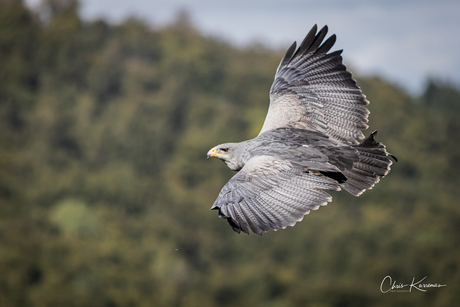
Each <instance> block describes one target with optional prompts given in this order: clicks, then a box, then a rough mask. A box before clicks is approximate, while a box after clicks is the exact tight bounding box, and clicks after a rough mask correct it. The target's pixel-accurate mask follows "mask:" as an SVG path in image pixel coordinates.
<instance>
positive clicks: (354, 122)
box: [261, 25, 369, 144]
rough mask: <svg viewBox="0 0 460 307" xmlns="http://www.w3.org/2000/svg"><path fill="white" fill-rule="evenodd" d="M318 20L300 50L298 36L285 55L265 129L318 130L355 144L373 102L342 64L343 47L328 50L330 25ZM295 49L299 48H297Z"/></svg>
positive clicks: (278, 73) (334, 38) (335, 138)
mask: <svg viewBox="0 0 460 307" xmlns="http://www.w3.org/2000/svg"><path fill="white" fill-rule="evenodd" d="M316 31H317V27H316V25H315V26H314V27H313V28H312V29H311V30H310V32H309V33H308V34H307V36H306V37H305V39H304V40H303V42H302V43H301V45H300V47H299V48H298V49H297V50H296V43H295V42H294V43H293V44H292V45H291V47H290V48H289V49H288V50H287V52H286V54H285V56H284V57H283V59H282V60H281V63H280V65H279V67H278V70H277V72H276V75H275V81H274V82H273V85H272V87H271V90H270V108H269V110H268V114H267V117H266V118H265V122H264V125H263V127H262V130H261V133H262V132H264V131H267V130H272V129H275V128H279V127H288V126H292V127H297V128H302V129H310V130H316V131H319V132H322V133H324V134H325V135H327V136H329V137H330V138H332V139H334V140H337V141H339V142H341V143H344V144H357V143H358V142H357V140H356V139H357V138H358V139H363V138H364V135H363V133H362V132H361V129H367V124H366V123H367V116H368V114H369V111H368V110H367V109H366V108H365V107H362V106H361V105H367V104H369V102H368V101H367V100H366V97H365V96H364V95H363V94H362V92H361V89H360V88H359V87H358V86H357V85H356V82H355V81H354V80H353V78H352V76H351V73H350V72H348V71H347V70H346V67H345V66H344V65H343V64H342V57H341V56H340V54H341V53H342V50H339V51H335V52H332V53H329V54H328V53H327V52H328V51H329V50H330V49H331V48H332V46H333V45H334V43H335V40H336V37H335V35H332V36H331V37H329V38H328V39H327V40H326V41H325V42H324V43H322V42H323V39H324V37H325V36H326V33H327V26H325V27H324V28H322V29H321V31H319V32H318V34H316ZM294 51H295V52H294Z"/></svg>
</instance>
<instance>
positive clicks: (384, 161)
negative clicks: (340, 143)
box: [340, 131, 397, 196]
mask: <svg viewBox="0 0 460 307" xmlns="http://www.w3.org/2000/svg"><path fill="white" fill-rule="evenodd" d="M376 135H377V131H374V132H372V133H371V134H370V135H369V136H368V137H367V138H366V139H365V140H364V141H363V142H362V143H361V144H359V145H353V147H354V148H356V149H357V150H358V153H359V161H358V162H355V163H354V164H353V168H351V169H348V170H345V171H343V174H344V175H345V177H347V181H346V182H344V183H342V184H341V185H340V186H341V187H342V188H344V189H345V190H346V191H348V192H349V193H350V194H352V195H354V196H359V195H361V194H362V193H363V192H364V191H366V190H368V189H371V188H372V187H373V186H374V185H375V184H376V183H378V182H379V180H380V178H383V177H384V176H385V175H386V174H388V172H389V171H390V165H391V164H393V162H392V161H391V160H390V159H389V157H392V158H393V159H394V160H395V161H397V159H396V157H394V156H393V155H391V154H390V153H388V152H387V151H386V147H385V145H383V144H382V143H379V142H376V141H375V136H376Z"/></svg>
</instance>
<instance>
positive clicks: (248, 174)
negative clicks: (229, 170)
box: [211, 156, 340, 235]
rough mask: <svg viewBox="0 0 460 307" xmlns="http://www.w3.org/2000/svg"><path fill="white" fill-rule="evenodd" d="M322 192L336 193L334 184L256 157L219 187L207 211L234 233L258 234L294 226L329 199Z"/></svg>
mask: <svg viewBox="0 0 460 307" xmlns="http://www.w3.org/2000/svg"><path fill="white" fill-rule="evenodd" d="M322 190H331V191H338V190H340V187H339V184H338V183H337V181H335V180H333V179H331V178H328V177H324V176H320V175H319V174H317V173H310V172H308V171H306V168H302V167H293V166H292V165H291V163H290V162H289V161H287V160H279V159H276V158H274V157H271V156H257V157H254V158H252V159H250V160H249V161H248V162H247V163H246V165H245V166H244V167H243V168H242V169H241V170H240V171H239V173H237V174H236V175H235V176H233V177H232V179H230V181H229V182H228V183H227V184H226V185H225V186H224V187H223V188H222V191H221V192H220V194H219V197H218V198H217V200H216V201H215V203H214V205H213V206H212V208H211V209H219V216H220V217H221V218H225V219H227V220H228V222H229V224H230V226H231V227H232V228H233V230H234V231H236V232H238V233H240V231H243V232H245V233H248V234H249V229H251V230H252V231H253V232H254V233H257V234H259V235H261V234H262V233H263V232H266V231H268V230H270V229H274V230H277V229H279V228H286V227H287V226H294V224H295V223H296V222H298V221H301V220H302V219H303V217H304V215H305V214H308V213H309V212H310V210H316V209H318V208H319V206H324V205H326V204H327V202H330V201H331V200H332V197H331V196H330V195H329V194H327V193H326V192H323V191H322Z"/></svg>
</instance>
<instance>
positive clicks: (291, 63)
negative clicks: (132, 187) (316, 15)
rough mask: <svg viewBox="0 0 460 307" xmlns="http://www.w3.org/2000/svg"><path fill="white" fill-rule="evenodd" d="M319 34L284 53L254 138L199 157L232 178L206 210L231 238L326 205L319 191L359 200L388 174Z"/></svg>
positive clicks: (355, 93)
mask: <svg viewBox="0 0 460 307" xmlns="http://www.w3.org/2000/svg"><path fill="white" fill-rule="evenodd" d="M327 31H328V28H327V26H325V27H323V28H322V29H321V30H320V31H319V32H318V33H317V26H316V25H315V26H314V27H313V28H312V29H311V30H310V32H309V33H308V34H307V36H306V37H305V39H304V40H303V41H302V43H301V44H300V46H299V48H297V49H296V43H295V42H294V43H293V44H292V45H291V46H290V47H289V49H288V50H287V52H286V54H285V55H284V57H283V58H282V60H281V63H280V64H279V66H278V69H277V71H276V75H275V80H274V82H273V85H272V87H271V89H270V106H269V109H268V113H267V116H266V118H265V122H264V124H263V127H262V130H261V131H260V134H259V135H258V136H257V137H255V138H253V139H250V140H247V141H244V142H240V143H225V144H221V145H218V146H216V147H214V148H212V149H211V150H209V152H208V154H207V157H208V158H210V157H216V158H218V159H220V160H222V161H224V162H225V163H226V164H227V166H228V167H229V168H230V169H232V170H234V171H239V172H238V173H237V174H236V175H235V176H233V177H232V178H231V179H230V180H229V181H228V183H227V184H226V185H225V186H224V187H223V188H222V190H221V192H220V194H219V196H218V197H217V199H216V201H215V203H214V205H213V206H212V208H211V210H218V211H219V217H220V218H223V219H227V221H228V223H229V224H230V226H231V227H232V229H233V230H234V231H235V232H237V233H240V232H241V231H243V232H245V233H247V234H249V229H251V230H252V232H254V233H256V234H259V235H262V234H263V233H264V232H267V231H269V230H270V229H273V230H278V229H280V228H283V229H284V228H286V227H287V226H294V224H295V223H297V222H299V221H301V220H302V219H303V217H304V215H306V214H308V213H309V212H310V210H316V209H318V208H319V207H320V206H324V205H326V204H327V203H328V202H330V201H332V197H331V196H330V195H329V194H328V193H326V192H324V191H339V190H341V189H344V190H346V191H348V192H349V193H351V194H352V195H355V196H359V195H361V194H362V193H363V192H364V191H366V190H368V189H371V188H372V187H373V186H374V185H375V184H376V183H377V182H378V181H379V180H380V178H382V177H384V176H385V175H387V174H388V172H389V171H390V165H391V164H392V161H391V160H390V159H389V157H392V158H394V156H393V155H391V154H389V153H388V152H387V151H386V148H385V146H384V145H383V144H381V143H379V142H377V141H376V140H375V137H376V134H377V131H374V132H372V133H370V135H369V136H368V137H367V138H366V139H364V135H363V133H362V132H361V130H364V129H367V128H368V126H367V122H368V114H369V111H368V109H367V108H365V107H364V106H365V105H367V104H369V101H367V99H366V97H365V96H364V95H363V93H362V92H361V89H360V88H359V87H358V86H357V85H356V82H355V80H353V78H352V76H351V73H350V72H348V71H347V70H346V67H345V66H344V65H343V64H342V57H341V53H342V50H338V51H334V52H329V51H330V49H331V48H332V46H333V45H334V43H335V40H336V36H335V35H332V36H330V37H329V38H328V39H327V40H325V41H324V42H323V40H324V38H325V36H326V33H327ZM328 52H329V53H328ZM357 139H360V140H362V139H364V140H363V141H362V142H361V143H359V142H358V141H357ZM394 159H395V161H396V158H394Z"/></svg>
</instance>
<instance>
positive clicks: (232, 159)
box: [206, 143, 243, 171]
mask: <svg viewBox="0 0 460 307" xmlns="http://www.w3.org/2000/svg"><path fill="white" fill-rule="evenodd" d="M238 144H239V143H225V144H220V145H217V146H216V147H213V148H211V150H209V151H208V154H207V155H206V157H207V158H208V159H209V158H212V157H216V158H217V159H219V160H222V161H224V162H225V163H226V164H227V166H228V167H229V168H230V169H231V170H234V171H239V170H240V169H241V168H242V167H243V166H242V165H240V162H241V161H239V160H240V159H239V158H240V150H239V149H240V148H239V146H238Z"/></svg>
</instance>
